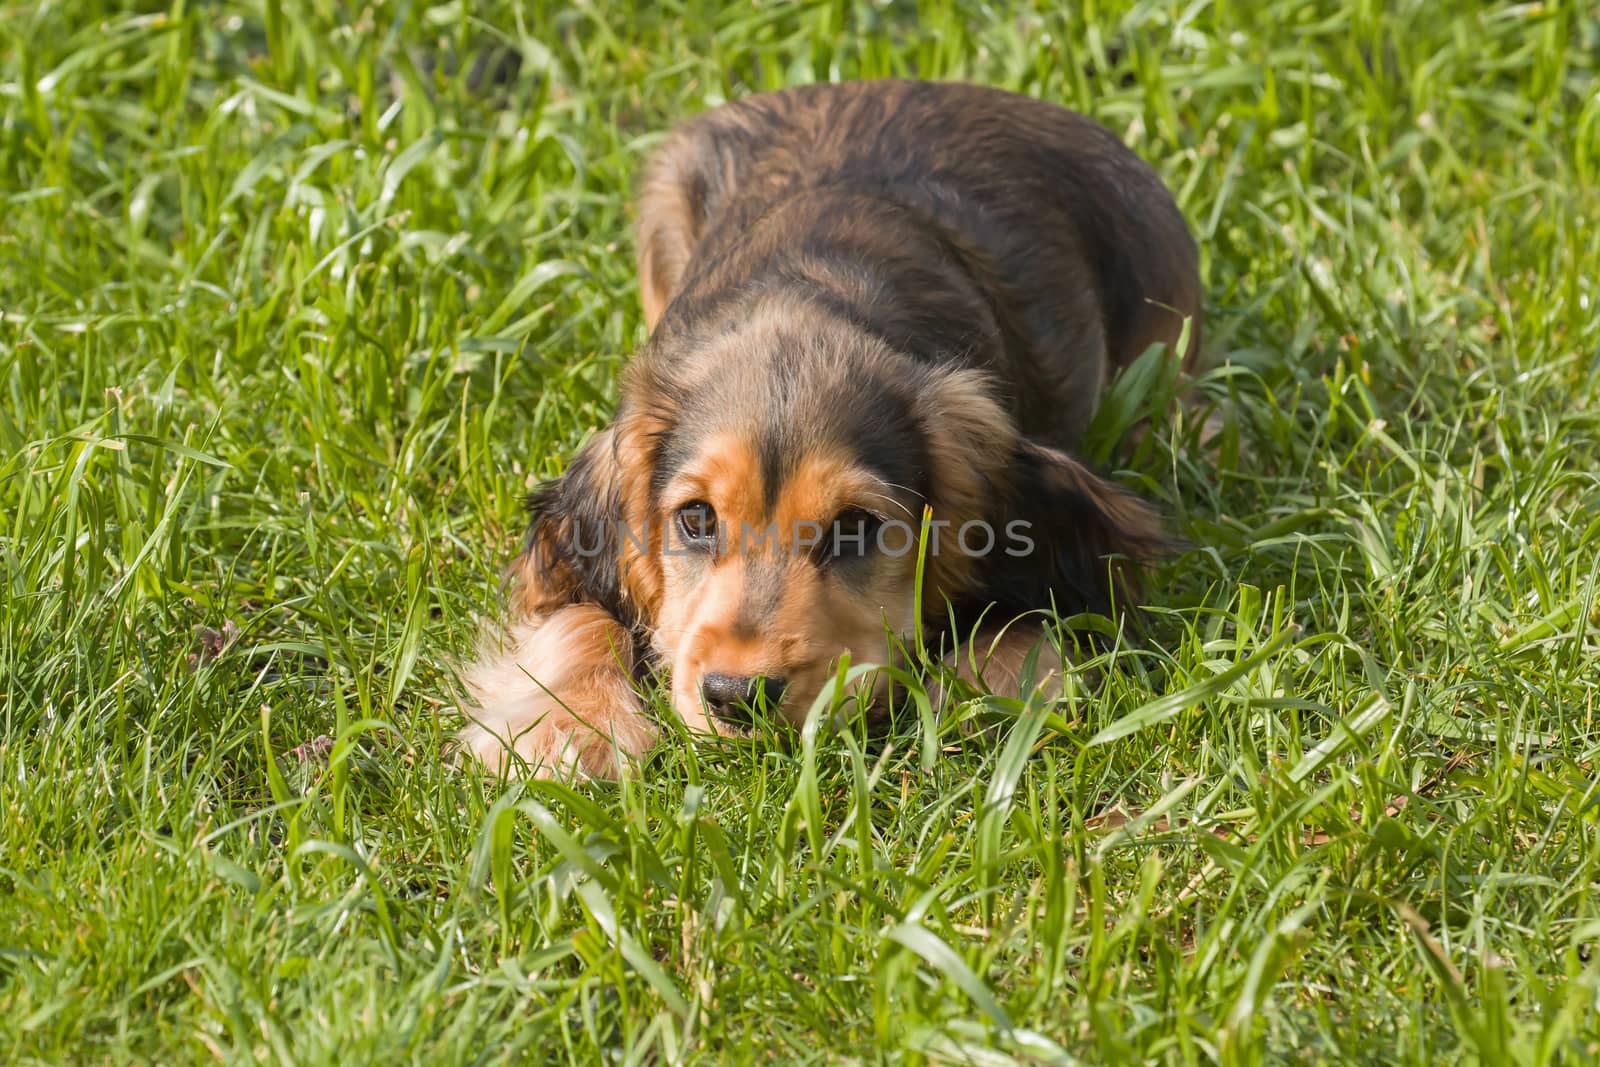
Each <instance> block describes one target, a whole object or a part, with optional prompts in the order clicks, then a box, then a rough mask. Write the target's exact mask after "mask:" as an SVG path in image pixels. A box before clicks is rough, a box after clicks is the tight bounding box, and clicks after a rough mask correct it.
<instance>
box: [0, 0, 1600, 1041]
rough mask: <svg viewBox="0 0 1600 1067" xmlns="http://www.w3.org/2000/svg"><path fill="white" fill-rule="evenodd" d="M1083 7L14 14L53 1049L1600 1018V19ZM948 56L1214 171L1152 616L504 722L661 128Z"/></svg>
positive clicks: (1208, 1032)
mask: <svg viewBox="0 0 1600 1067" xmlns="http://www.w3.org/2000/svg"><path fill="white" fill-rule="evenodd" d="M1057 6H1058V5H1056V4H1055V3H1053V2H1045V0H1037V2H1035V3H1032V4H1026V5H1018V6H1016V7H1011V8H1008V7H1006V6H1005V5H1002V4H998V3H996V4H983V3H978V2H967V0H925V2H922V3H919V4H910V3H899V2H890V3H870V4H869V3H856V4H851V3H843V2H841V3H834V4H826V5H802V4H794V3H783V2H766V3H762V4H761V5H759V6H750V5H744V4H738V5H729V6H727V7H726V8H723V7H719V6H717V5H711V4H705V3H701V2H699V0H683V2H664V3H636V4H635V3H618V4H611V3H604V4H602V3H596V2H584V3H577V4H575V5H574V6H572V7H557V6H552V5H546V4H543V3H539V2H536V0H535V2H530V3H526V4H518V5H509V4H506V5H495V6H492V7H491V6H481V7H480V6H478V5H473V6H472V8H471V9H470V13H469V9H468V8H467V7H466V6H465V5H461V4H443V5H439V6H429V5H397V6H396V7H394V8H389V7H387V6H385V7H383V9H382V10H375V9H373V8H370V7H364V6H359V7H358V5H353V4H349V5H347V4H338V3H334V2H332V0H311V2H298V0H291V2H288V3H286V4H284V5H283V6H282V7H280V6H279V5H277V4H271V5H249V4H246V5H230V4H192V5H185V4H181V3H180V4H179V5H177V6H175V7H173V8H172V9H171V10H168V11H165V12H163V11H159V10H154V9H153V6H152V5H144V4H142V5H139V7H138V9H137V10H121V9H117V8H114V7H113V6H112V5H106V4H100V3H94V2H89V0H68V2H62V3H53V4H38V5H29V4H23V5H17V4H11V5H10V6H7V7H4V8H0V312H3V319H0V394H3V395H0V568H3V573H0V1059H6V1060H18V1061H23V1062H38V1063H55V1062H62V1061H94V1062H98V1061H123V1060H139V1059H155V1060H159V1061H162V1062H173V1061H187V1060H211V1059H214V1058H215V1059H227V1060H235V1059H239V1060H254V1059H260V1060H268V1061H285V1062H289V1061H293V1062H332V1061H337V1062H373V1063H387V1062H396V1061H400V1060H412V1061H421V1062H440V1061H468V1060H470V1061H475V1062H476V1061H494V1062H498V1061H502V1060H529V1061H536V1062H537V1061H544V1060H566V1061H572V1062H576V1063H592V1062H597V1061H600V1060H605V1061H606V1062H617V1063H628V1064H634V1063H647V1062H668V1063H675V1062H680V1061H695V1062H721V1061H730V1062H737V1061H744V1060H759V1061H772V1060H778V1061H786V1060H812V1061H834V1060H848V1059H852V1058H860V1059H862V1060H866V1061H876V1060H879V1059H882V1060H896V1061H899V1060H904V1061H909V1062H939V1063H944V1062H959V1063H974V1064H989V1063H1006V1062H1012V1061H1013V1060H1016V1061H1022V1062H1071V1061H1072V1060H1074V1059H1075V1058H1076V1059H1077V1060H1081V1061H1087V1062H1103V1063H1125V1062H1129V1061H1130V1060H1140V1059H1153V1060H1162V1061H1171V1062H1211V1061H1217V1062H1224V1063H1254V1062H1261V1061H1281V1060H1288V1061H1293V1062H1349V1061H1369V1062H1375V1063H1433V1062H1442V1061H1446V1060H1450V1061H1465V1062H1472V1061H1476V1062H1481V1063H1487V1064H1505V1063H1513V1062H1515V1063H1528V1064H1532V1063H1547V1062H1561V1061H1567V1062H1573V1061H1579V1060H1583V1059H1587V1058H1592V1057H1594V1056H1595V1055H1596V1054H1597V1052H1600V1022H1597V998H1600V960H1596V959H1595V958H1594V956H1593V952H1594V949H1595V945H1596V942H1597V941H1600V899H1597V892H1600V888H1597V887H1600V781H1597V778H1596V774H1595V765H1596V759H1597V756H1600V724H1597V722H1596V715H1597V713H1600V707H1597V704H1600V475H1597V471H1600V225H1596V220H1597V219H1600V78H1597V74H1600V21H1597V18H1596V15H1595V14H1594V13H1593V11H1592V9H1590V11H1589V13H1587V14H1585V13H1584V11H1583V8H1584V7H1585V6H1586V5H1581V4H1577V3H1572V2H1567V0H1547V2H1545V3H1542V4H1523V5H1517V6H1484V7H1478V6H1475V5H1469V4H1453V3H1443V4H1436V3H1433V2H1431V0H1430V2H1422V0H1402V2H1400V3H1398V4H1387V3H1381V2H1378V0H1342V2H1340V0H1271V2H1265V3H1236V2H1232V0H1228V2H1224V0H1209V2H1208V0H1195V2H1192V3H1180V4H1170V5H1169V4H1163V3H1154V2H1126V0H1110V2H1101V0H1090V2H1087V3H1085V4H1083V5H1081V10H1074V11H1073V12H1072V13H1071V14H1060V13H1057V10H1056V9H1057ZM1065 6H1067V7H1070V8H1078V7H1079V6H1080V5H1065ZM500 47H508V48H515V49H518V50H520V52H521V54H522V56H523V57H524V60H523V64H522V68H521V71H520V74H518V76H517V77H516V79H515V80H514V81H513V82H511V83H510V84H507V85H504V86H502V87H499V88H493V87H484V86H479V87H478V88H477V89H476V90H474V89H472V88H471V87H469V86H468V85H467V84H466V79H465V78H464V77H461V76H458V75H457V76H452V75H450V74H448V73H447V71H449V70H451V69H454V66H455V65H454V64H453V63H450V62H441V61H439V59H438V57H440V56H441V55H457V56H463V57H467V58H466V60H465V61H464V63H465V62H470V60H471V58H472V57H474V56H477V55H482V54H484V50H485V49H490V48H500ZM905 73H918V74H922V75H927V76H937V77H959V78H971V79H977V80H982V81H986V82H991V83H994V84H998V85H1002V86H1007V87H1011V88H1015V89H1020V90H1023V91H1026V92H1029V93H1033V94H1036V95H1039V96H1042V97H1045V98H1047V99H1051V100H1056V101H1059V102H1062V103H1064V104H1067V105H1069V106H1073V107H1076V108H1079V109H1081V110H1085V111H1087V112H1088V113H1090V114H1092V115H1094V116H1096V117H1098V118H1099V119H1100V120H1102V121H1103V122H1105V123H1107V124H1108V125H1110V126H1111V127H1112V128H1113V129H1115V130H1117V131H1118V132H1119V133H1121V134H1122V135H1124V136H1125V137H1126V138H1127V139H1128V140H1129V141H1130V143H1132V144H1133V145H1134V147H1135V148H1136V149H1137V150H1138V151H1139V152H1140V153H1141V154H1142V155H1143V156H1144V157H1145V158H1147V159H1149V160H1151V161H1152V162H1153V163H1154V164H1155V165H1156V166H1157V167H1158V168H1159V169H1160V170H1161V172H1162V173H1163V175H1164V176H1165V177H1166V179H1167V180H1168V182H1169V183H1170V185H1171V186H1172V188H1173V189H1174V190H1175V191H1176V192H1177V193H1178V195H1179V198H1180V201H1181V203H1182V206H1183V208H1184V210H1185V212H1186V214H1187V216H1188V217H1189V218H1190V219H1191V220H1192V223H1193V226H1194V228H1195V231H1196V234H1197V236H1198V238H1199V242H1200V245H1201V247H1202V250H1203V253H1202V254H1203V258H1204V265H1205V266H1204V269H1205V277H1206V290H1207V293H1208V307H1209V308H1210V321H1209V324H1208V328H1209V333H1208V349H1209V355H1210V356H1211V357H1212V359H1213V360H1214V361H1215V362H1216V363H1217V364H1218V369H1216V370H1214V371H1212V372H1210V373H1209V374H1208V375H1206V376H1205V377H1204V378H1203V379H1202V380H1201V381H1200V382H1199V383H1198V384H1197V385H1196V386H1195V392H1196V394H1197V395H1198V396H1199V397H1201V398H1202V399H1204V400H1206V401H1214V402H1218V403H1221V404H1223V405H1225V407H1224V410H1225V411H1226V412H1227V414H1228V416H1229V420H1230V422H1229V431H1228V433H1227V434H1226V436H1225V437H1224V439H1223V441H1222V443H1221V447H1220V449H1219V450H1218V452H1217V454H1216V455H1209V454H1207V453H1206V452H1205V451H1203V450H1198V449H1195V448H1193V447H1191V446H1192V445H1193V444H1194V438H1195V433H1196V428H1195V426H1194V425H1193V424H1192V420H1191V422H1190V423H1188V424H1175V425H1171V426H1168V425H1167V424H1166V423H1163V424H1162V425H1161V427H1160V429H1158V431H1157V432H1155V433H1153V434H1150V435H1149V436H1148V437H1146V438H1145V439H1144V440H1143V442H1142V443H1141V444H1139V445H1138V446H1137V447H1136V448H1134V449H1131V450H1128V449H1124V450H1122V451H1120V452H1117V453H1115V454H1114V462H1115V464H1116V465H1117V466H1118V467H1120V468H1122V471H1121V474H1120V477H1121V478H1122V479H1123V480H1124V481H1125V482H1126V483H1127V484H1128V485H1130V486H1133V487H1136V488H1138V489H1139V490H1140V491H1142V492H1144V493H1145V494H1147V495H1148V496H1150V497H1151V498H1152V499H1155V500H1157V501H1159V502H1160V503H1161V504H1162V506H1163V508H1164V510H1165V511H1166V513H1167V514H1168V515H1169V516H1170V524H1171V528H1172V529H1173V531H1174V532H1176V533H1179V534H1181V535H1183V536H1184V537H1186V538H1187V540H1188V541H1189V542H1191V543H1192V544H1193V546H1194V547H1193V548H1192V549H1191V550H1190V551H1188V552H1187V553H1186V554H1185V555H1183V556H1182V557H1180V558H1179V559H1177V560H1175V561H1173V562H1172V563H1171V564H1170V565H1168V566H1166V567H1164V568H1163V569H1162V570H1161V571H1160V572H1159V573H1158V574H1157V575H1156V576H1155V579H1154V581H1153V582H1152V589H1151V598H1150V599H1151V606H1152V613H1151V619H1150V627H1149V631H1150V632H1149V634H1148V635H1147V636H1146V637H1145V638H1143V639H1142V640H1141V641H1140V642H1139V643H1137V644H1135V643H1132V642H1125V643H1124V644H1123V645H1122V646H1121V647H1119V648H1116V649H1113V650H1111V651H1109V652H1106V653H1105V654H1104V655H1103V657H1102V658H1100V659H1099V660H1096V661H1093V662H1091V663H1087V664H1085V672H1084V675H1083V677H1082V678H1080V679H1079V680H1078V683H1077V684H1076V685H1075V686H1072V687H1069V693H1068V698H1067V699H1066V700H1065V702H1064V703H1063V704H1061V705H1060V706H1059V707H1055V708H1051V709H1039V708H1035V707H1029V708H1020V707H1017V706H1014V705H1005V704H1003V703H990V704H989V705H987V706H986V705H982V704H967V705H963V706H959V707H955V708H952V709H949V710H947V711H946V712H945V714H944V715H943V716H942V717H941V718H940V719H939V720H938V722H937V726H936V730H935V731H933V732H928V731H926V730H925V729H924V727H923V726H922V725H921V724H920V723H911V724H908V725H907V726H905V727H904V728H903V729H901V730H899V731H898V732H897V733H896V734H895V735H894V736H893V737H892V738H891V739H890V741H889V743H888V744H886V745H885V744H879V743H876V742H869V741H868V740H867V739H865V738H863V737H862V736H861V735H860V734H859V733H858V732H856V731H855V730H853V729H847V730H845V731H843V732H837V733H830V732H828V731H822V732H820V733H817V734H807V735H806V736H805V737H804V738H802V739H801V740H800V741H798V742H794V743H790V744H749V743H729V742H722V743H718V742H712V741H704V740H698V741H694V740H690V739H687V738H682V737H678V738H673V739H670V740H669V742H668V743H667V744H666V745H665V746H664V747H663V750H662V751H660V752H659V753H657V754H656V755H655V756H654V757H652V758H651V759H650V760H649V761H648V762H647V763H646V764H645V765H644V766H643V767H642V768H641V769H640V771H639V773H638V774H637V776H636V777H634V778H633V779H631V780H628V781H625V782H623V783H620V784H617V785H591V786H584V787H582V788H580V789H577V790H573V789H569V788H565V787H561V786H557V785H551V784H544V783H541V784H529V785H526V786H513V787H511V788H503V787H502V786H501V785H499V784H497V783H493V782H485V781H480V780H479V779H477V778H476V777H474V776H472V775H469V774H465V773H462V772H461V771H459V770H458V769H456V768H455V767H453V765H452V764H451V763H450V762H449V760H448V759H446V758H445V756H444V755H443V753H442V750H443V748H444V745H445V742H446V741H447V740H448V738H449V737H450V735H451V734H452V733H453V731H454V729H455V728H456V726H457V725H458V724H459V717H458V713H457V712H456V710H455V706H454V699H455V698H454V697H453V695H452V692H453V690H452V680H451V674H450V664H451V663H452V662H453V661H454V660H455V659H456V658H458V657H460V656H463V655H465V654H466V653H467V652H468V651H469V650H470V649H471V647H472V644H473V640H474V633H475V629H476V625H477V621H478V619H479V618H481V617H483V616H486V615H487V616H492V615H493V614H494V613H495V612H496V611H497V610H498V608H497V598H498V596H499V595H500V590H499V568H500V567H501V566H502V565H503V563H504V562H505V561H506V560H507V558H508V557H509V555H510V553H511V552H512V551H513V549H514V546H515V543H516V537H517V534H518V532H519V531H518V523H519V503H520V498H521V497H522V495H523V494H524V492H525V491H526V490H527V489H528V488H529V487H530V486H531V485H533V484H534V483H535V482H536V481H537V480H538V479H539V478H542V477H545V476H549V475H552V474H554V473H556V472H558V471H559V470H560V469H561V466H562V463H563V462H564V460H565V458H566V457H568V456H570V455H571V454H572V451H573V449H574V447H575V446H576V445H577V444H578V443H580V441H581V440H582V439H583V438H584V436H585V435H586V434H587V433H589V432H590V431H591V430H592V429H593V428H594V427H596V426H598V425H601V424H603V423H604V421H605V420H606V419H607V417H608V415H609V413H610V411H611V408H612V405H613V403H614V401H615V381H616V374H617V368H618V367H619V365H620V364H621V362H622V360H623V359H624V358H625V357H626V356H627V354H628V353H629V352H630V351H631V350H632V349H634V348H635V347H636V346H637V345H638V344H639V343H640V341H641V339H642V335H643V331H642V326H641V323H640V318H639V311H638V306H637V294H636V291H635V285H634V281H633V277H632V265H631V264H632V252H631V239H630V235H629V231H628V220H629V208H628V199H629V191H630V188H631V183H632V180H633V177H634V175H636V174H637V172H638V170H639V167H640V163H641V160H642V159H643V157H644V156H645V154H646V153H647V152H648V150H649V149H650V147H651V146H652V145H653V144H655V143H656V142H657V141H658V139H659V138H660V136H661V134H662V131H664V130H665V129H666V128H667V127H668V125H669V124H670V123H671V122H673V121H674V120H675V119H677V118H680V117H682V116H686V115H689V114H691V113H693V112H695V111H698V110H700V109H702V108H704V107H707V106H710V105H712V104H715V103H717V102H719V101H721V100H724V99H728V98H732V97H735V96H738V95H740V94H743V93H747V92H751V91H754V90H759V89H766V88H774V87H778V86H782V85H788V84H793V83H798V82H804V81H810V80H815V79H826V78H835V77H851V76H872V75H887V74H905ZM1128 399H1130V400H1136V399H1137V397H1129V398H1128ZM1099 443H1100V445H1101V446H1102V447H1105V448H1108V447H1109V445H1110V443H1111V442H1109V441H1108V440H1107V439H1105V438H1104V437H1102V438H1101V440H1100V442H1099ZM202 628H209V630H210V631H214V632H215V634H216V635H218V636H217V637H215V638H208V639H202V637H200V636H197V635H203V630H202ZM219 646H221V651H220V652H217V651H216V650H217V648H218V647H219ZM1090 667H1097V668H1099V669H1098V670H1092V671H1091V670H1089V669H1088V668H1090ZM976 717H983V718H986V719H989V720H999V721H1000V723H1001V731H1000V737H999V739H998V740H996V741H995V742H994V743H990V744H985V743H978V742H975V741H966V742H963V737H965V736H966V734H967V733H968V731H967V729H966V726H965V723H966V721H967V720H970V719H973V718H976ZM319 735H328V736H329V737H331V738H335V739H336V743H335V744H333V745H332V748H331V751H321V752H309V753H308V751H307V750H306V749H302V750H301V754H302V755H309V757H310V758H308V759H304V760H302V759H300V758H297V756H296V755H295V754H294V751H293V750H295V749H296V748H297V746H302V745H306V744H307V743H308V742H311V741H312V740H313V739H315V738H317V737H318V736H319ZM322 747H323V749H324V750H325V749H326V747H327V746H326V745H324V746H322Z"/></svg>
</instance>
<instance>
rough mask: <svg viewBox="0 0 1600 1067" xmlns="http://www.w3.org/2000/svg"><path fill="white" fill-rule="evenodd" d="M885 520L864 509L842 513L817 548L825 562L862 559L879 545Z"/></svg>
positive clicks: (852, 509) (851, 509)
mask: <svg viewBox="0 0 1600 1067" xmlns="http://www.w3.org/2000/svg"><path fill="white" fill-rule="evenodd" d="M882 525H883V519H882V518H880V517H879V516H877V515H874V514H873V513H872V512H870V511H867V510H866V509H864V508H849V509H847V510H845V511H841V512H840V513H839V514H838V516H837V517H836V518H835V519H834V520H833V529H832V530H830V531H829V532H828V536H827V537H826V538H825V539H824V540H823V542H822V544H820V545H818V546H817V548H818V549H819V550H820V551H819V554H820V556H821V558H822V559H823V560H824V561H827V560H850V559H861V558H863V557H865V556H868V555H871V554H872V550H873V548H874V547H876V545H877V543H878V528H879V527H880V526H882Z"/></svg>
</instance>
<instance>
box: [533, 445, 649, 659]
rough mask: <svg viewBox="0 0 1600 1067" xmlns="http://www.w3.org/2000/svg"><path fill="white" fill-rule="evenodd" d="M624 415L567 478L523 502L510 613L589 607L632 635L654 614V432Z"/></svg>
mask: <svg viewBox="0 0 1600 1067" xmlns="http://www.w3.org/2000/svg"><path fill="white" fill-rule="evenodd" d="M644 422H645V420H643V419H642V418H640V417H637V416H630V415H627V414H623V415H621V416H619V417H618V419H617V421H616V422H615V423H613V424H612V425H611V426H610V427H609V428H608V429H606V430H604V431H602V432H601V433H599V434H597V435H596V436H595V437H593V438H592V439H591V440H590V441H589V443H588V444H587V445H585V446H584V447H583V448H582V449H581V450H580V451H579V453H578V455H577V457H576V458H575V459H574V460H573V461H572V464H571V466H569V467H568V468H567V470H566V473H564V474H562V475H561V477H559V478H557V479H555V480H554V481H550V482H546V483H545V484H544V485H541V486H540V487H539V488H538V489H536V490H535V491H534V492H533V493H532V494H531V495H530V496H529V498H528V531H527V534H526V536H525V537H524V538H523V542H522V551H521V552H520V553H519V554H518V555H517V558H516V559H515V560H514V561H512V564H511V568H510V576H511V583H512V590H511V607H512V612H513V614H514V615H515V616H517V617H519V618H532V617H538V616H542V615H547V614H549V613H551V612H553V611H556V610H558V609H559V608H561V607H564V606H566V605H568V604H579V603H588V604H595V605H598V606H599V607H601V608H603V609H604V610H605V611H606V613H607V614H609V615H611V616H612V617H613V618H615V619H617V620H618V621H619V622H621V623H623V624H624V625H626V626H628V627H630V628H633V627H636V626H638V625H641V624H644V623H647V622H648V620H649V619H650V617H651V616H652V615H653V614H654V611H655V607H656V604H657V600H658V597H659V590H660V573H659V568H658V564H657V558H656V556H655V554H654V552H653V551H652V550H651V541H650V539H651V538H652V537H653V536H654V535H655V534H656V533H657V531H654V530H652V529H651V523H650V516H649V511H648V509H649V501H648V483H649V470H650V456H649V455H648V452H649V450H650V449H651V448H652V447H653V444H654V440H653V431H652V430H651V428H650V427H649V426H647V425H644V424H643V423H644Z"/></svg>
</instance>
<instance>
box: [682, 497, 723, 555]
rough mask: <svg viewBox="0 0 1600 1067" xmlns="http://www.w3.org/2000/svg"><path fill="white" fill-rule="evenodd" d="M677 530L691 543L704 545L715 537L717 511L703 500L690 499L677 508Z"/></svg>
mask: <svg viewBox="0 0 1600 1067" xmlns="http://www.w3.org/2000/svg"><path fill="white" fill-rule="evenodd" d="M678 531H679V532H680V533H682V534H683V539H684V541H685V542H686V543H688V544H691V545H705V544H707V543H709V542H714V541H715V540H716V539H717V513H716V511H715V509H713V508H712V507H711V505H710V504H707V503H706V502H705V501H704V500H691V501H689V503H687V504H685V505H683V507H681V508H679V509H678Z"/></svg>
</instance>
